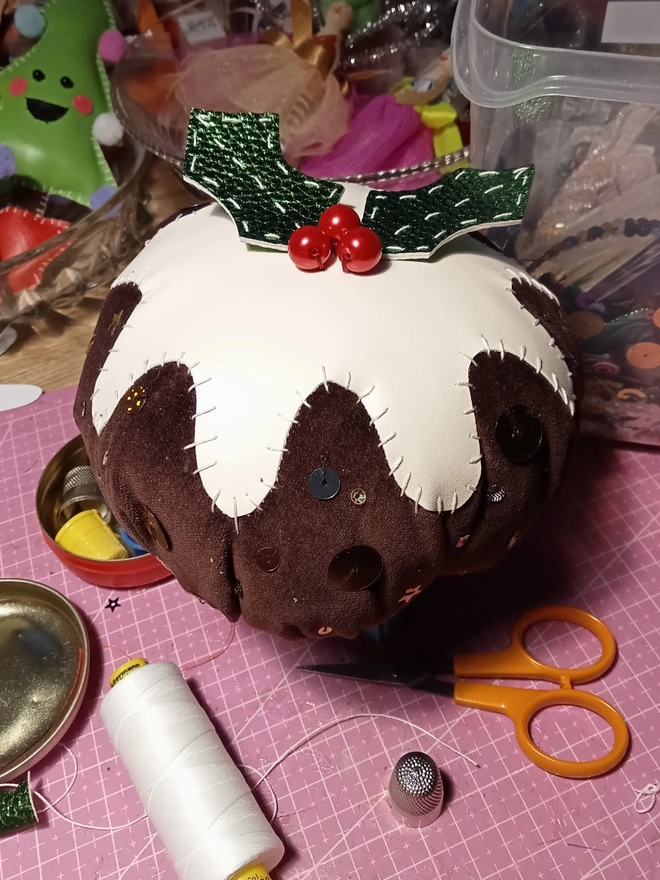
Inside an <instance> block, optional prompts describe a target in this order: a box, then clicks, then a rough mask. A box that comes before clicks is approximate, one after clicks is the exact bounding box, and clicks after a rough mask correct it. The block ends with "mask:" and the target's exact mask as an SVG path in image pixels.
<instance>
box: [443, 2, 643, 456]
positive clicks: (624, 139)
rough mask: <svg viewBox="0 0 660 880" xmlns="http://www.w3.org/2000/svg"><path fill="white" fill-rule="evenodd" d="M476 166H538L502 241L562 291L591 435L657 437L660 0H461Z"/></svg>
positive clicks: (458, 30)
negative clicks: (524, 206) (578, 349)
mask: <svg viewBox="0 0 660 880" xmlns="http://www.w3.org/2000/svg"><path fill="white" fill-rule="evenodd" d="M452 50H453V60H454V73H455V77H456V81H457V83H458V86H459V88H460V89H461V90H462V91H463V92H464V93H465V95H466V96H467V97H468V98H469V99H470V101H471V102H472V141H471V153H472V163H473V165H474V166H475V167H479V168H503V167H513V166H519V165H525V164H528V163H534V164H535V165H536V176H535V180H534V186H533V189H532V196H531V199H530V203H529V207H528V210H527V213H526V216H525V221H524V223H523V225H522V227H521V228H520V229H519V230H515V231H514V232H511V233H508V235H509V238H508V239H507V240H504V241H500V243H501V244H503V245H505V247H507V248H510V249H511V250H512V252H513V253H514V254H515V256H516V257H517V258H518V259H519V260H520V261H521V262H522V263H523V264H525V265H526V266H527V267H529V268H530V269H531V271H532V272H533V273H534V275H535V276H536V277H539V278H542V279H543V281H544V282H546V283H547V284H548V286H549V287H551V289H553V290H555V292H556V293H558V295H559V296H560V298H561V300H562V303H563V305H564V306H565V308H566V310H567V311H568V312H569V315H570V320H571V323H572V324H573V327H574V330H575V332H576V334H577V336H578V337H579V338H580V341H581V344H582V348H583V352H584V356H585V367H586V376H587V384H586V399H585V404H584V408H583V426H584V429H585V430H586V431H589V432H596V433H600V434H604V435H606V436H610V437H615V438H618V439H622V440H627V441H635V442H640V443H654V444H657V445H660V173H659V171H660V2H657V0H609V2H607V0H548V2H538V0H536V2H528V0H459V4H458V9H457V13H456V19H455V23H454V33H453V40H452Z"/></svg>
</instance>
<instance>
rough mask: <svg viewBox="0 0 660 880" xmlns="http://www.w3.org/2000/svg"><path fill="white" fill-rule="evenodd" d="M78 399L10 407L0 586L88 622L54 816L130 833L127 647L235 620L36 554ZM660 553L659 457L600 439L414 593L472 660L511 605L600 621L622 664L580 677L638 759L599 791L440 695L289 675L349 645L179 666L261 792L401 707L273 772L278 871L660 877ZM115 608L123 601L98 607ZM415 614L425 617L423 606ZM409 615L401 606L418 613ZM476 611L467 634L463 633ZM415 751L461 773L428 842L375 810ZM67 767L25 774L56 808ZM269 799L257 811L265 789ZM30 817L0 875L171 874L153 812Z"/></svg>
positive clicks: (0, 855) (29, 879)
mask: <svg viewBox="0 0 660 880" xmlns="http://www.w3.org/2000/svg"><path fill="white" fill-rule="evenodd" d="M73 398H74V390H73V389H67V390H65V391H62V392H56V393H53V394H47V395H44V396H43V397H42V398H41V399H40V400H39V401H37V402H36V403H35V404H33V405H32V406H30V407H27V408H25V409H23V410H17V411H15V412H11V413H4V414H1V415H0V575H1V576H2V577H24V578H28V579H32V580H37V581H42V582H44V583H47V584H49V585H51V586H52V587H54V588H55V589H58V590H60V591H61V592H63V593H64V594H65V595H67V596H68V597H69V598H70V599H71V601H72V602H73V603H74V604H75V605H76V606H77V607H78V608H79V609H80V610H81V611H82V613H83V614H84V616H85V618H86V621H87V623H88V626H89V629H90V632H91V634H92V641H93V643H94V653H93V656H94V658H96V661H97V664H98V663H100V664H101V667H102V668H101V669H99V668H98V665H97V668H95V669H94V670H93V674H92V680H91V684H90V689H89V692H88V695H87V698H86V702H85V705H84V707H83V710H82V712H81V715H80V717H79V718H78V719H77V720H76V722H75V723H74V725H73V727H72V729H71V731H70V732H69V734H68V735H67V736H66V738H65V740H64V743H65V745H66V746H68V748H69V749H71V751H72V752H73V753H74V754H75V756H76V758H77V761H78V764H79V771H78V775H77V778H76V780H75V784H74V785H73V787H72V789H71V791H70V792H69V794H68V795H67V796H66V797H64V798H63V800H62V801H61V802H60V803H59V804H58V809H59V810H61V811H62V812H64V813H65V814H66V815H68V816H70V817H71V818H73V819H74V820H75V821H77V822H82V823H86V824H94V825H99V826H105V825H113V826H122V825H126V824H127V823H128V822H131V821H133V820H135V819H138V818H139V817H140V816H141V815H142V813H143V810H142V806H141V804H140V803H139V800H138V798H137V796H136V794H135V790H134V788H133V786H132V785H131V782H130V780H129V779H128V776H127V774H126V772H125V770H124V769H123V767H122V765H121V763H120V762H119V759H118V758H117V757H116V755H115V754H114V752H113V749H112V746H111V744H110V742H109V740H108V737H107V735H106V733H105V731H104V729H103V727H102V725H101V722H100V718H99V714H98V708H99V704H100V700H101V698H102V695H103V694H104V693H105V691H106V689H107V680H108V677H109V675H110V673H111V672H112V670H113V669H114V668H115V667H116V666H118V665H119V664H121V663H122V662H124V661H125V659H126V657H127V656H131V655H141V656H142V655H144V656H147V657H148V658H149V659H151V660H157V659H163V660H171V661H173V662H175V663H178V664H180V665H188V664H194V663H195V661H196V660H198V659H201V658H203V657H205V656H206V655H208V654H212V653H214V652H217V651H219V650H220V649H222V647H223V646H225V645H226V643H227V640H228V638H229V637H230V635H231V625H230V624H229V623H227V621H225V620H224V618H223V617H222V616H221V615H220V614H218V613H217V612H215V611H214V610H213V609H212V608H210V607H209V606H208V605H202V604H201V603H200V602H199V601H198V600H197V599H196V598H194V597H192V596H189V595H187V594H186V593H184V592H183V590H181V588H180V587H179V585H178V584H177V583H176V582H175V581H168V582H166V583H164V584H162V585H160V586H157V587H154V588H150V589H146V590H129V591H124V590H115V591H113V590H106V589H101V588H98V587H93V586H89V585H88V584H84V583H83V582H81V581H80V580H78V579H77V578H75V577H74V576H73V575H71V574H70V573H69V572H68V571H66V569H64V568H63V567H62V565H61V564H60V562H59V561H58V560H57V559H56V557H55V556H54V555H53V554H52V553H51V552H50V551H49V550H48V548H47V546H46V544H45V543H44V541H43V539H42V537H41V535H40V531H39V526H38V522H37V519H36V515H35V512H34V494H35V490H36V485H37V482H38V479H39V476H40V474H41V472H42V470H43V468H44V466H45V465H46V463H47V462H48V460H49V459H50V458H51V457H52V456H53V455H54V454H55V452H56V451H57V450H58V449H59V448H60V447H61V446H62V445H63V444H64V443H65V442H66V441H67V440H69V439H70V438H71V437H73V436H74V434H75V433H76V429H75V425H74V422H73V418H72V414H71V410H72V404H73ZM659 544H660V453H657V452H654V451H649V450H642V449H637V450H636V449H632V448H615V447H611V446H604V445H603V446H591V447H590V448H589V449H588V450H587V451H586V453H584V454H583V456H582V460H581V461H580V462H579V464H578V466H576V467H575V468H574V469H573V471H572V473H571V475H570V476H569V479H568V481H567V486H566V487H565V489H564V492H563V493H562V497H561V498H560V499H559V500H558V502H557V504H556V505H555V507H554V509H553V511H552V512H551V514H550V516H549V517H548V518H547V519H546V520H545V522H544V524H543V525H541V526H539V527H537V529H536V532H535V533H534V535H533V537H532V538H530V540H529V541H527V543H526V544H523V546H522V547H520V548H516V550H515V551H514V552H513V553H512V554H510V556H509V557H508V559H507V560H506V561H505V563H504V564H503V565H502V566H500V567H499V568H498V569H497V570H496V571H495V572H493V573H490V574H487V575H483V576H481V577H480V578H464V579H462V580H460V581H459V580H456V579H454V580H448V581H446V582H445V583H444V584H439V585H438V586H436V587H435V588H434V590H435V593H434V595H433V596H428V597H427V596H424V597H423V599H421V600H417V601H418V602H421V603H427V600H434V599H435V598H436V594H437V599H438V601H437V602H436V604H435V606H434V607H435V609H436V611H435V612H434V613H435V614H436V617H435V618H433V621H435V620H436V619H437V629H438V631H439V632H440V633H444V635H445V637H446V636H447V635H448V634H452V633H454V632H459V633H460V634H461V643H460V645H457V646H456V647H458V648H460V649H462V650H472V649H478V650H489V649H495V648H498V647H502V646H503V644H504V643H505V641H506V638H507V636H508V633H509V630H510V627H511V624H512V623H513V622H514V621H515V619H516V618H517V616H518V614H519V613H520V612H521V611H523V610H527V609H529V608H532V607H534V606H535V605H538V604H541V603H543V604H545V603H546V602H561V603H568V604H570V603H574V604H577V605H580V606H582V607H586V608H587V609H589V610H591V611H592V612H593V613H595V614H597V615H598V616H599V617H601V618H602V619H603V620H605V622H606V623H607V624H608V626H610V627H611V628H612V630H613V631H614V634H615V637H616V639H617V641H618V644H619V659H618V661H617V663H616V665H615V667H614V668H613V669H612V670H610V672H609V673H608V675H607V676H606V677H605V678H603V679H602V680H600V681H598V682H593V683H592V684H590V685H588V687H589V689H591V690H593V691H594V692H595V693H598V694H600V695H602V696H603V697H604V698H605V699H607V700H609V701H611V702H612V703H614V704H615V705H616V706H617V707H618V708H619V709H620V710H621V711H622V713H623V714H624V716H625V717H626V718H627V720H628V723H629V725H630V728H631V733H632V747H631V751H630V754H629V756H628V757H627V759H626V761H625V763H624V764H623V765H622V766H621V767H620V768H619V769H617V770H616V771H615V772H613V773H612V774H610V775H609V776H606V777H604V778H601V779H595V780H587V781H577V780H566V779H558V778H556V777H553V776H550V775H549V774H546V773H544V772H542V771H541V770H538V769H537V768H535V767H533V766H530V765H529V764H528V763H527V762H526V760H525V759H524V758H523V756H522V755H521V753H520V751H519V749H518V747H517V744H516V742H515V738H514V735H513V730H512V726H511V724H510V723H509V722H508V720H507V719H504V718H501V717H499V716H495V715H487V714H485V713H479V712H475V711H471V710H465V709H461V708H459V707H458V706H455V705H454V704H453V703H451V702H449V701H440V700H439V699H438V698H437V697H435V696H433V695H428V694H422V693H415V692H412V691H398V690H396V689H393V688H382V687H377V686H373V685H368V684H360V683H356V682H350V681H340V680H336V679H322V678H319V677H315V676H306V675H303V674H302V673H299V672H297V670H296V669H295V667H296V665H298V664H299V663H309V662H324V661H326V660H328V659H342V658H343V657H344V656H348V651H350V646H345V645H343V644H341V643H338V642H336V641H332V640H331V641H327V642H318V643H317V642H302V643H288V642H284V641H282V640H279V639H275V638H272V637H271V636H268V635H266V634H263V633H258V632H255V631H254V630H252V629H250V627H248V626H247V625H246V624H244V623H243V622H241V621H239V623H238V624H237V625H236V630H235V633H234V636H233V639H232V640H231V643H230V644H229V646H228V647H227V648H226V650H225V651H224V652H223V653H222V654H220V656H218V657H217V658H216V659H215V660H213V661H211V662H208V663H205V664H203V665H201V666H199V667H197V668H190V669H189V670H188V671H187V672H186V676H187V678H188V679H189V680H190V681H191V682H193V683H194V685H195V689H196V693H197V694H198V695H199V696H200V698H201V699H202V701H203V704H204V706H205V708H206V709H207V710H208V711H209V713H210V714H211V716H212V717H213V719H214V721H215V723H216V724H217V726H218V729H219V730H220V731H222V735H223V738H224V741H225V744H226V745H227V746H228V747H229V748H230V750H231V751H232V754H233V755H234V757H235V759H236V760H237V761H240V762H241V763H243V764H244V765H246V767H250V768H252V769H251V770H247V771H246V775H247V776H248V779H250V780H251V781H252V782H254V781H256V779H257V778H258V776H259V775H260V774H261V773H262V772H263V771H264V770H265V769H266V768H268V767H269V766H270V765H271V764H272V763H273V762H274V761H275V760H276V759H277V758H278V757H279V756H280V755H281V754H283V753H284V752H285V751H286V750H287V749H289V748H290V747H291V746H292V745H293V744H294V743H296V742H297V741H298V740H300V739H301V738H303V737H304V736H306V735H308V734H310V733H312V732H313V731H315V730H317V729H318V728H320V727H321V726H323V725H326V724H328V723H329V722H331V721H332V720H333V719H339V718H346V717H348V716H350V715H354V714H359V713H362V712H373V713H382V714H385V715H390V716H393V718H392V719H391V720H387V719H383V718H377V719H363V718H359V719H354V720H350V721H346V722H345V723H342V724H339V725H337V726H334V727H331V728H330V729H328V730H327V731H325V732H324V733H322V734H321V735H319V736H318V737H316V738H315V739H314V740H313V741H312V742H311V743H309V744H307V745H305V746H304V747H303V748H301V749H300V750H298V751H297V752H296V753H295V754H293V755H291V756H290V757H288V758H287V759H286V760H285V761H284V762H283V763H282V764H281V765H280V766H278V767H277V768H276V769H275V770H274V771H273V772H272V773H271V774H270V776H269V782H270V783H271V785H272V786H273V789H274V791H275V793H276V796H277V799H278V805H279V813H278V819H277V820H276V826H277V828H278V830H279V832H280V833H281V835H282V837H283V838H284V840H285V841H286V842H287V850H288V852H287V858H286V860H285V862H284V863H283V865H281V866H280V867H279V868H278V869H277V871H276V872H275V875H276V877H277V878H278V880H302V878H309V880H339V878H341V880H349V878H351V880H354V878H357V877H359V878H360V880H395V878H396V880H422V878H423V880H430V878H438V880H442V878H458V880H495V878H497V880H535V878H537V877H538V878H542V880H584V878H585V877H587V876H595V877H599V878H605V880H642V878H643V880H651V878H656V877H658V876H660V834H659V833H658V822H657V820H658V816H659V815H660V803H659V804H658V805H657V806H656V807H655V809H654V811H653V812H652V813H650V814H649V815H639V814H638V813H636V812H635V810H634V806H633V804H634V800H635V792H634V790H635V789H641V788H642V787H643V786H644V785H645V784H646V783H648V782H651V781H660V769H659V766H660V675H659V669H660V660H659V658H660V553H659V550H660V547H659ZM442 591H445V592H444V593H443V592H442ZM510 596H517V597H518V598H516V599H511V600H510ZM110 598H116V599H119V602H120V605H119V607H118V608H116V609H115V610H114V611H112V610H110V609H109V608H107V607H106V606H107V603H108V599H110ZM422 607H423V608H424V609H425V611H424V614H425V615H426V616H427V617H428V616H429V610H428V609H429V607H431V606H427V604H421V605H420V608H422ZM475 609H480V611H479V613H478V614H475ZM414 613H415V612H414V606H413V610H412V614H411V620H414ZM473 616H474V617H475V620H477V619H478V621H479V623H478V625H477V624H475V626H474V629H475V631H474V632H470V629H471V621H472V617H473ZM433 621H432V623H433ZM412 625H414V624H412ZM530 644H531V645H533V647H534V648H535V649H537V650H538V652H539V654H541V655H542V657H543V658H544V659H545V658H551V659H552V661H553V662H556V663H560V664H564V665H576V664H580V663H586V662H588V661H589V660H590V659H593V651H592V646H590V645H588V644H586V643H584V642H582V641H581V640H580V639H579V638H576V637H575V634H574V633H573V632H572V631H570V630H568V629H565V628H564V629H562V628H557V627H556V626H555V627H553V626H544V627H540V628H538V629H537V630H536V631H535V633H534V637H533V639H532V640H531V641H530ZM0 676H1V671H0ZM523 686H525V685H523ZM546 715H547V716H549V717H548V718H547V719H546ZM396 719H399V720H396ZM406 721H408V722H412V723H413V724H417V725H419V726H420V727H422V728H424V729H425V730H427V731H428V732H429V733H430V734H432V735H433V736H435V737H437V738H438V739H442V740H444V741H445V742H446V743H447V744H448V745H451V746H452V747H454V748H456V749H458V750H459V751H461V752H463V753H464V754H467V755H469V756H470V757H471V758H473V759H474V760H476V761H477V762H478V763H479V765H480V766H479V767H473V766H471V765H470V764H469V763H468V762H466V761H465V760H464V759H463V758H462V757H460V756H459V755H456V754H454V753H453V752H452V751H450V750H449V749H446V748H443V747H442V746H440V745H437V744H436V743H434V742H433V741H432V740H431V739H430V738H429V737H427V736H425V735H424V734H423V733H421V732H419V731H416V730H414V729H413V728H411V727H410V726H409V724H406V723H405V722H406ZM534 729H535V731H537V733H536V735H537V737H538V738H539V742H540V744H541V745H542V746H544V747H548V748H553V749H554V750H555V752H558V753H559V754H561V755H562V756H563V757H574V758H575V757H578V758H579V757H582V758H584V757H588V756H591V750H592V749H593V748H594V747H595V746H598V745H599V744H602V725H601V723H600V722H599V721H598V719H596V720H594V718H593V717H592V716H590V715H588V714H587V713H577V712H575V711H574V710H568V711H564V712H553V713H542V715H541V716H539V723H538V725H536V722H535V728H534ZM416 748H419V749H423V750H425V751H429V752H430V753H431V754H432V755H434V757H435V758H436V760H437V761H438V763H439V764H440V765H441V766H442V768H443V770H444V772H445V774H446V777H447V778H448V779H450V780H451V789H450V799H449V803H448V804H447V806H446V807H445V810H444V812H443V814H442V816H441V818H440V819H439V820H438V821H437V822H436V823H435V824H434V825H432V826H431V827H429V828H427V829H422V830H414V829H407V828H403V827H401V826H400V825H398V824H397V822H396V820H395V818H394V816H393V814H392V813H391V811H390V808H389V806H388V804H387V800H386V799H384V798H383V794H384V792H385V787H386V785H387V782H388V779H389V774H390V772H391V769H392V766H393V764H394V763H395V761H396V759H397V758H398V757H399V756H400V755H401V754H402V753H403V752H405V751H408V750H411V749H416ZM73 770H74V767H73V760H72V758H71V757H70V755H69V754H68V753H67V751H66V750H65V749H64V748H61V747H60V748H56V749H55V750H54V751H53V752H52V753H51V755H49V756H48V757H47V758H46V759H45V760H44V761H43V762H42V763H41V764H39V765H38V766H37V767H36V768H35V770H34V772H33V777H32V779H33V785H34V786H35V787H36V788H37V789H38V790H39V791H41V792H43V793H44V794H45V795H46V796H47V797H49V798H50V799H52V800H57V799H58V798H59V797H61V796H62V794H63V793H64V792H65V791H66V788H67V786H68V785H69V783H70V781H71V779H72V774H73ZM259 798H260V800H261V803H262V805H263V806H264V809H265V811H266V814H267V815H269V814H270V811H271V809H272V798H271V796H270V794H269V791H268V788H267V786H265V785H263V786H262V787H261V789H260V791H259ZM41 820H42V821H41V824H40V825H39V826H38V827H37V828H36V829H34V830H29V831H24V832H22V833H20V834H18V835H14V836H11V837H5V838H3V839H1V840H0V878H1V880H138V878H139V880H157V878H158V880H176V878H175V875H174V872H173V869H172V866H171V865H170V863H169V861H168V858H167V855H166V854H165V852H164V851H163V847H162V845H161V843H160V840H159V839H158V837H155V836H154V832H153V829H152V828H151V826H150V825H149V823H148V822H146V821H142V822H139V823H138V824H136V825H133V826H131V827H127V828H123V829H121V830H119V829H117V830H114V831H111V832H103V831H92V830H87V829H83V828H75V827H72V826H71V825H69V824H68V823H66V822H65V821H63V820H62V819H59V818H58V817H57V816H55V815H54V814H52V813H49V812H48V811H44V812H42V813H41ZM590 872H593V874H591V873H590Z"/></svg>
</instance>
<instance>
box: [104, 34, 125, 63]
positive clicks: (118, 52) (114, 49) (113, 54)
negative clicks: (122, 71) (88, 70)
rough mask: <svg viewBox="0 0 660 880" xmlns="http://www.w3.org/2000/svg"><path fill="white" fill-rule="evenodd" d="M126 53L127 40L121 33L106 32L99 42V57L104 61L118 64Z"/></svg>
mask: <svg viewBox="0 0 660 880" xmlns="http://www.w3.org/2000/svg"><path fill="white" fill-rule="evenodd" d="M125 51H126V40H125V39H124V37H123V35H122V34H120V33H119V31H105V32H104V33H103V34H101V39H100V40H99V55H100V56H101V58H102V59H103V60H104V61H107V62H108V63H110V64H116V62H117V61H119V59H120V58H121V56H122V55H123V54H124V52H125Z"/></svg>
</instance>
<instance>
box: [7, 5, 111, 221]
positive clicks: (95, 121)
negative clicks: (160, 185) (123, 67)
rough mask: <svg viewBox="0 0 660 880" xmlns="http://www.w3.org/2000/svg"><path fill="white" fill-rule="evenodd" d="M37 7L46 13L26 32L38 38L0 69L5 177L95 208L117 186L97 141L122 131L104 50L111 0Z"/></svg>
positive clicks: (40, 13)
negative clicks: (40, 25) (114, 111)
mask: <svg viewBox="0 0 660 880" xmlns="http://www.w3.org/2000/svg"><path fill="white" fill-rule="evenodd" d="M33 9H35V10H36V11H37V15H38V16H41V17H43V19H44V22H43V28H42V29H40V30H41V32H39V31H37V32H36V33H35V32H34V31H31V32H30V34H29V35H30V36H34V37H38V41H37V42H36V44H35V45H34V46H33V47H32V48H31V49H29V50H28V51H27V52H26V53H25V54H23V55H21V56H19V57H18V58H16V59H15V60H13V61H12V62H10V64H8V65H7V66H6V67H5V68H4V69H2V70H0V90H1V91H2V95H3V100H2V105H0V132H1V134H0V138H1V140H0V178H6V177H12V176H16V177H18V178H19V179H20V180H22V181H24V182H26V183H27V184H28V185H29V186H33V187H36V188H37V189H39V190H42V191H44V192H48V193H52V194H56V195H60V196H63V197H64V198H68V199H72V200H73V201H77V202H80V203H81V204H83V205H86V206H88V207H92V208H97V207H100V206H101V205H102V204H103V203H104V202H106V201H107V200H108V197H109V195H111V194H112V192H113V191H114V189H115V188H116V185H115V179H114V176H113V174H112V171H111V169H110V166H109V165H108V163H107V161H106V159H105V157H104V155H103V152H102V151H101V149H100V148H99V144H103V145H105V146H109V147H111V146H116V145H117V144H118V143H119V141H120V140H121V137H122V129H121V127H120V126H119V124H118V123H117V120H116V117H114V115H113V114H112V106H111V103H110V89H109V84H108V80H107V77H106V73H105V67H104V65H103V61H102V58H101V57H100V55H99V53H100V52H103V48H104V45H105V44H104V42H103V41H102V38H103V37H104V35H105V34H106V32H108V31H111V30H112V29H114V21H113V19H112V14H111V11H110V7H109V3H108V0H49V2H48V3H47V4H46V5H45V6H44V7H43V11H41V10H38V9H37V7H33ZM19 10H20V11H21V12H23V13H25V12H26V10H25V8H24V7H19ZM21 20H22V16H21V15H19V18H18V21H17V22H16V23H17V24H18V25H19V26H20V22H21ZM107 42H108V41H107V38H106V44H107ZM112 57H113V58H114V57H115V55H114V53H112Z"/></svg>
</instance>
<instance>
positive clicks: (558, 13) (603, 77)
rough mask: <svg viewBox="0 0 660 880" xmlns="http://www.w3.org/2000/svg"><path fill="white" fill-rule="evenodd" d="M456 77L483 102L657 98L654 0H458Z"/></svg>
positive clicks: (659, 23) (659, 37)
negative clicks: (562, 97) (559, 98)
mask: <svg viewBox="0 0 660 880" xmlns="http://www.w3.org/2000/svg"><path fill="white" fill-rule="evenodd" d="M452 51H453V63H454V77H455V79H456V83H457V85H458V87H459V89H460V90H461V91H462V92H463V94H464V95H465V96H466V97H467V98H469V100H470V101H472V102H473V103H475V104H478V105H480V106H482V107H492V108H499V107H511V106H513V105H516V104H520V103H522V102H523V101H529V100H533V99H534V98H540V97H543V96H548V95H562V96H566V97H573V98H593V99H601V100H606V101H623V102H626V103H635V104H652V105H660V2H658V0H615V2H612V0H609V2H608V0H543V2H538V0H537V2H531V3H530V2H529V0H510V2H506V3H505V2H503V0H459V3H458V8H457V10H456V17H455V19H454V29H453V34H452Z"/></svg>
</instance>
